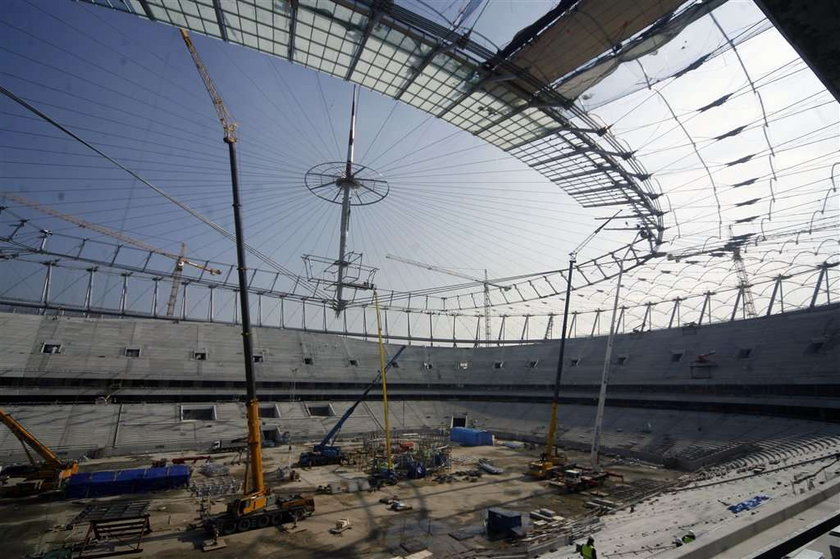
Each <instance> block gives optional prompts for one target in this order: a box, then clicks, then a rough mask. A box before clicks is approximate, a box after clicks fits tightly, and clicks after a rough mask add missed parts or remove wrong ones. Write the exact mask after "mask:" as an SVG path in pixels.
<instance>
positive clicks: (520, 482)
mask: <svg viewBox="0 0 840 559" xmlns="http://www.w3.org/2000/svg"><path fill="white" fill-rule="evenodd" d="M306 448H307V447H303V446H294V447H293V448H292V449H291V450H289V449H288V448H286V447H284V448H273V449H266V456H265V465H266V468H265V469H266V472H267V481H268V482H269V484H270V485H271V486H272V489H273V491H274V492H275V493H277V494H280V495H284V494H289V495H291V494H295V493H309V494H312V492H313V491H314V490H315V488H316V487H318V486H319V485H326V484H329V483H336V482H341V481H349V480H359V479H362V478H365V477H366V476H365V474H364V472H362V471H360V470H358V469H355V468H353V467H349V466H345V467H339V466H324V467H320V468H312V469H309V470H300V474H301V479H300V481H297V482H294V483H282V482H279V481H278V480H277V478H276V476H275V474H274V473H273V472H275V471H276V470H277V468H278V467H282V466H286V465H287V464H288V463H289V461H290V458H291V461H294V458H296V457H297V456H298V454H299V453H300V452H301V451H302V450H305V449H306ZM180 454H181V453H179V454H170V455H165V454H163V455H154V456H152V455H145V456H136V457H119V458H109V459H102V460H92V461H89V462H85V463H84V464H82V465H81V466H82V467H81V470H82V471H95V470H113V469H121V468H136V467H146V466H150V465H151V462H152V460H154V459H156V458H161V457H168V458H172V457H174V456H178V455H180ZM452 454H453V465H452V469H451V471H453V472H455V471H458V470H469V469H474V468H475V467H476V462H477V460H478V459H479V458H486V459H488V460H490V461H491V462H492V463H493V464H494V465H496V466H499V467H501V468H504V470H505V472H504V473H503V474H501V475H484V476H482V477H480V478H478V479H477V480H474V481H466V480H460V479H459V480H458V481H455V482H452V483H437V482H436V481H434V479H430V478H427V479H424V480H409V481H403V482H400V483H399V484H398V485H397V486H394V487H388V486H386V487H385V489H383V490H381V491H375V492H366V491H365V492H354V493H339V494H332V495H327V494H317V495H315V496H314V498H315V505H316V511H315V513H314V515H313V516H311V517H310V518H307V519H305V520H303V521H302V522H300V523H299V524H298V525H297V527H294V526H292V525H285V526H283V527H280V528H277V527H271V528H266V529H263V530H255V531H251V532H247V533H242V534H233V535H230V536H225V537H224V542H225V543H226V545H227V547H226V548H224V549H220V550H216V551H212V552H208V553H205V552H202V551H201V550H200V546H201V543H202V542H203V541H204V540H205V539H206V536H205V534H204V533H203V531H201V530H198V529H195V528H193V527H192V525H194V523H196V521H197V519H198V507H199V499H198V498H196V497H194V496H193V495H192V494H191V493H190V492H189V491H187V490H176V491H168V492H163V493H154V494H146V495H132V496H128V497H112V498H108V499H85V500H61V499H56V498H53V499H49V500H47V499H43V498H27V499H16V500H11V499H5V500H0V541H2V542H4V549H3V552H2V553H0V555H2V556H4V557H25V556H27V555H31V554H36V553H43V552H45V551H48V550H52V549H56V548H60V547H62V546H63V545H65V544H69V543H72V542H80V541H82V540H83V539H84V537H85V534H86V532H87V525H86V524H82V525H77V526H74V527H72V529H67V525H68V523H69V522H70V521H71V520H72V519H73V518H74V517H75V516H76V515H77V514H78V513H79V512H80V511H81V510H83V509H84V507H85V506H86V505H88V504H91V503H94V502H96V503H104V502H123V501H131V500H150V501H151V504H150V509H149V510H150V513H151V518H150V520H151V526H152V533H151V534H148V535H147V536H146V537H145V538H144V541H143V548H144V552H143V554H142V555H141V556H143V557H161V558H179V559H186V558H189V557H200V556H210V557H215V558H217V559H228V558H230V559H233V558H237V557H244V556H248V557H273V556H277V554H278V552H280V551H281V550H282V554H283V556H284V557H292V558H308V557H361V556H364V557H371V558H374V559H377V558H379V557H382V558H390V557H394V556H399V555H408V554H409V551H417V550H420V549H428V550H430V551H431V552H433V553H434V555H435V557H447V556H454V555H459V554H461V553H464V552H468V551H470V550H478V549H482V548H486V547H491V546H496V545H499V544H497V543H491V542H490V541H489V540H487V539H486V538H485V537H484V535H483V533H482V532H483V530H482V528H483V519H484V515H485V511H486V509H487V508H489V507H494V506H499V507H505V508H509V509H513V510H517V511H521V512H528V511H531V510H534V509H538V508H548V509H551V510H553V511H555V512H556V514H558V515H561V516H563V517H566V518H570V519H572V518H576V517H579V516H581V515H583V514H585V513H586V512H588V509H587V508H586V502H587V501H588V500H589V499H591V498H592V495H590V494H575V495H560V494H559V493H558V491H557V490H556V489H555V488H553V487H550V486H549V485H548V484H547V483H545V482H539V481H535V480H533V479H531V478H529V477H527V476H526V475H524V472H525V470H526V469H527V464H528V462H529V461H531V460H533V459H534V458H535V457H536V455H537V454H538V451H536V450H527V449H524V448H520V449H511V448H507V447H505V446H499V445H497V446H494V447H471V448H461V447H456V448H454V449H453V453H452ZM569 458H570V460H573V461H574V460H577V461H579V462H580V463H585V457H584V456H583V455H582V454H580V455H575V453H570V455H569ZM214 460H215V461H216V462H218V463H221V464H225V465H227V466H229V467H230V469H231V471H230V474H231V476H233V477H234V478H235V479H237V480H239V479H242V476H243V474H244V466H243V465H242V464H237V463H235V462H236V456H235V455H233V454H222V455H216V456H214ZM609 468H610V470H611V471H615V472H617V473H620V474H622V475H624V482H625V484H632V483H633V482H635V481H637V480H643V481H644V480H655V481H664V480H668V479H672V478H675V477H676V476H677V475H678V474H677V473H676V472H670V471H667V470H663V469H659V468H654V467H652V466H647V465H640V464H610V465H609ZM208 479H209V478H205V477H204V476H203V475H202V474H200V473H198V471H197V470H195V471H194V472H193V482H199V483H201V482H204V481H207V480H208ZM621 487H624V488H625V489H626V487H627V485H616V486H615V488H616V489H619V488H621ZM611 490H612V488H611V487H607V488H605V489H603V490H601V491H599V492H598V495H599V496H605V497H606V498H609V495H610V493H611ZM383 496H397V497H399V498H400V500H402V501H403V502H405V503H407V504H409V505H411V506H412V507H413V508H412V510H410V511H402V512H394V511H391V510H389V509H388V507H387V505H385V504H382V503H380V502H379V499H380V498H381V497H383ZM230 498H231V497H217V498H214V499H213V501H212V506H213V508H212V510H213V511H221V510H223V509H224V504H225V502H226V500H228V499H230ZM341 518H347V519H349V520H350V521H351V523H352V526H353V527H352V529H350V530H347V531H345V532H344V533H342V534H341V535H337V536H336V535H332V534H330V533H329V529H330V528H332V527H333V526H335V523H336V521H337V520H339V519H341ZM456 530H467V531H471V532H474V533H475V534H476V535H475V536H473V537H468V538H466V539H462V540H458V539H456V538H454V537H451V536H450V533H451V532H453V531H456Z"/></svg>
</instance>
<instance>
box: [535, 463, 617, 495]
mask: <svg viewBox="0 0 840 559" xmlns="http://www.w3.org/2000/svg"><path fill="white" fill-rule="evenodd" d="M610 477H616V478H619V479H624V477H623V476H622V475H620V474H615V473H612V472H607V471H601V472H596V471H595V470H590V469H586V468H568V469H566V470H564V471H563V478H562V479H560V480H557V481H552V482H550V484H551V485H552V486H554V487H557V488H559V489H561V490H563V491H565V492H566V493H579V492H581V491H587V490H589V489H595V488H597V487H601V486H602V485H604V484H605V483H606V482H607V480H608V479H609V478H610Z"/></svg>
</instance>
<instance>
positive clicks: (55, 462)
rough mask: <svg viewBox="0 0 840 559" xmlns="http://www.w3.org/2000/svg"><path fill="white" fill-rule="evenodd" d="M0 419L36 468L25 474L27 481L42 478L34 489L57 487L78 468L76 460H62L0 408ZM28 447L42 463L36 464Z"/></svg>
mask: <svg viewBox="0 0 840 559" xmlns="http://www.w3.org/2000/svg"><path fill="white" fill-rule="evenodd" d="M0 421H2V422H3V424H4V425H5V426H6V427H8V428H9V430H10V431H11V432H12V434H13V435H14V436H15V437H17V438H18V440H19V441H20V442H21V444H22V445H23V449H24V451H25V452H26V456H27V457H28V458H29V461H30V462H31V463H32V465H33V466H35V467H36V468H37V469H36V470H35V471H34V472H32V473H29V474H28V475H27V481H31V480H42V483H41V484H39V485H37V486H34V487H33V489H34V490H36V491H38V490H48V489H57V488H58V487H60V486H61V484H62V483H64V481H65V480H66V479H67V478H69V477H70V476H71V475H73V474H75V473H76V472H77V471H78V470H79V465H78V463H77V462H76V461H69V462H62V461H61V460H60V459H59V457H58V456H56V454H55V452H53V451H52V450H50V448H49V447H48V446H47V445H45V444H44V443H42V442H41V441H40V440H38V438H37V437H36V436H35V435H33V434H32V433H30V432H29V430H28V429H26V427H24V426H23V425H21V424H20V422H18V421H17V420H16V419H15V418H14V417H12V416H11V415H10V414H9V413H8V412H6V411H4V410H2V409H0ZM30 449H31V450H33V451H35V453H37V454H38V456H40V457H41V458H42V459H43V463H41V464H38V462H37V461H36V460H35V458H34V457H33V456H32V454H31V453H30Z"/></svg>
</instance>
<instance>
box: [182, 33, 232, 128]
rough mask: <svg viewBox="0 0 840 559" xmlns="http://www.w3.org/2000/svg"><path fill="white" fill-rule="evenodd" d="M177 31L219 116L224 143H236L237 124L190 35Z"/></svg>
mask: <svg viewBox="0 0 840 559" xmlns="http://www.w3.org/2000/svg"><path fill="white" fill-rule="evenodd" d="M179 31H180V32H181V38H183V39H184V43H185V44H186V45H187V50H189V51H190V56H191V57H192V59H193V63H195V67H196V69H197V70H198V74H199V75H200V76H201V79H202V80H203V81H204V87H205V88H207V93H208V94H210V99H211V100H212V101H213V107H214V108H215V109H216V114H217V115H218V116H219V121H220V122H221V123H222V128H224V131H225V141H226V142H236V126H237V123H236V122H234V120H233V117H231V116H230V113H229V112H228V110H227V107H226V106H225V102H224V101H223V100H222V96H221V95H220V94H219V91H218V90H217V89H216V84H215V83H213V78H211V77H210V72H208V71H207V68H206V67H205V66H204V62H203V61H202V60H201V57H200V56H199V55H198V51H197V50H195V46H194V45H193V42H192V39H191V38H190V34H189V33H187V30H186V29H179Z"/></svg>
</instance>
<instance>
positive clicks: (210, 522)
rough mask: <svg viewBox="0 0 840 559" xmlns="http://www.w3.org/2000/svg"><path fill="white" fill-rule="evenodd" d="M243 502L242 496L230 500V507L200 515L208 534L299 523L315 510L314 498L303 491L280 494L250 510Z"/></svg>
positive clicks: (224, 533)
mask: <svg viewBox="0 0 840 559" xmlns="http://www.w3.org/2000/svg"><path fill="white" fill-rule="evenodd" d="M241 504H242V501H241V500H236V501H233V502H232V503H229V504H228V507H227V510H226V511H225V512H224V513H222V514H215V515H211V514H207V513H206V512H204V513H203V514H202V518H201V521H202V524H203V526H204V530H205V531H206V532H207V533H208V534H213V535H223V536H224V535H229V534H233V533H236V532H247V531H248V530H253V529H255V528H268V527H269V526H279V525H281V524H286V523H289V522H295V523H296V522H298V521H300V520H303V519H304V518H307V517H309V516H312V513H314V512H315V500H314V499H312V498H311V497H303V496H301V495H292V496H289V497H277V498H276V499H275V501H274V503H273V504H269V505H267V506H264V507H262V508H260V509H259V510H256V511H254V512H250V513H244V511H243V510H242V507H241Z"/></svg>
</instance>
